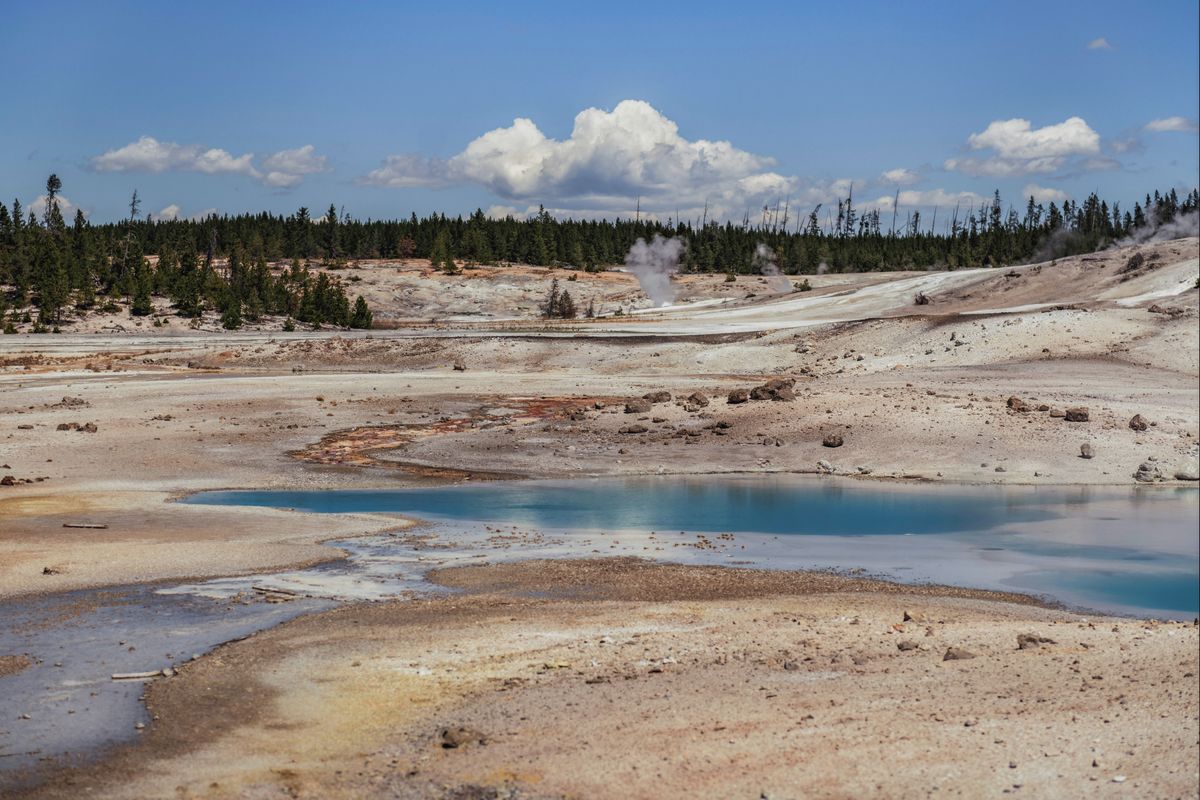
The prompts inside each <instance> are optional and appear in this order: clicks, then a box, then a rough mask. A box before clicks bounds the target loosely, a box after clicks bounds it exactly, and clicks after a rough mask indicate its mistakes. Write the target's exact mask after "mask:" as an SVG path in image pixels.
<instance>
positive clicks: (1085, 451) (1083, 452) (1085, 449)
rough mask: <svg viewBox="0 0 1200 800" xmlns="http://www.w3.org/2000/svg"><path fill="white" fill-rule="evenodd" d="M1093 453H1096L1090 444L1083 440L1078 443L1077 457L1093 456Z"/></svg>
mask: <svg viewBox="0 0 1200 800" xmlns="http://www.w3.org/2000/svg"><path fill="white" fill-rule="evenodd" d="M1095 455H1096V453H1095V451H1093V450H1092V446H1091V445H1090V444H1088V443H1087V442H1084V443H1083V444H1081V445H1079V457H1080V458H1093V457H1094V456H1095Z"/></svg>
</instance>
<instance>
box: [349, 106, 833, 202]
mask: <svg viewBox="0 0 1200 800" xmlns="http://www.w3.org/2000/svg"><path fill="white" fill-rule="evenodd" d="M773 167H774V161H773V160H772V159H770V158H767V157H764V156H759V155H755V154H753V153H750V152H747V151H745V150H741V149H739V148H737V147H735V146H734V145H733V144H731V143H730V142H726V141H710V140H706V139H694V140H692V139H687V138H685V137H683V136H682V135H680V133H679V127H678V126H677V125H676V124H675V123H674V122H673V121H672V120H670V119H668V118H667V117H666V116H664V115H663V114H662V113H660V112H659V111H658V110H656V109H655V108H654V107H653V106H651V105H650V104H649V103H646V102H644V101H641V100H624V101H622V102H621V103H619V104H617V106H616V107H615V108H614V109H613V110H612V111H605V110H603V109H599V108H588V109H585V110H584V111H581V112H579V114H577V115H576V116H575V125H574V128H573V130H572V131H571V135H570V136H569V137H568V138H566V139H562V140H559V139H553V138H550V137H548V136H546V135H545V134H544V133H542V131H541V130H540V129H539V128H538V126H537V125H536V124H535V123H534V122H533V121H532V120H529V119H523V118H522V119H516V120H514V121H513V123H512V125H509V126H508V127H504V128H497V129H495V130H492V131H489V132H487V133H485V134H483V135H482V136H479V137H478V138H476V139H475V140H474V141H472V142H470V143H469V144H468V145H467V146H466V147H465V148H464V149H463V150H462V152H460V153H459V154H458V155H456V156H454V157H453V158H450V159H448V160H439V159H433V158H425V157H422V156H417V155H395V156H389V157H388V158H387V159H386V160H385V161H384V162H383V164H382V165H381V166H380V167H379V168H378V169H376V170H373V171H371V172H370V173H368V174H366V175H364V176H363V177H362V178H360V179H359V181H360V183H364V184H368V185H375V186H390V187H410V186H424V187H429V186H446V185H451V184H461V183H473V184H477V185H480V186H483V187H484V188H486V189H488V190H489V191H491V192H492V193H494V194H495V195H497V196H498V197H501V198H504V199H505V200H510V201H526V202H545V203H546V204H547V205H548V206H555V207H557V208H560V209H563V210H567V211H570V210H580V211H582V210H589V211H600V212H605V211H607V212H609V213H621V212H628V211H632V210H633V209H634V208H635V206H636V201H637V199H638V198H641V205H642V208H643V209H645V210H647V211H650V212H653V211H654V210H658V211H660V212H663V213H673V212H674V211H675V209H676V208H679V209H680V213H683V212H685V211H686V212H689V213H690V212H692V211H698V210H700V209H702V208H703V207H704V205H705V203H706V202H707V203H708V205H709V208H710V212H711V213H710V216H712V214H713V213H716V214H722V213H724V212H726V211H727V212H730V213H736V214H738V215H741V214H742V213H743V210H742V209H743V207H745V208H751V209H753V208H754V207H756V206H760V205H761V204H762V203H765V202H771V203H773V202H774V201H775V200H776V199H783V198H785V197H787V196H788V195H792V196H794V197H795V196H799V195H802V194H805V193H809V192H810V190H812V189H813V188H814V186H810V185H805V184H803V183H802V182H800V181H799V180H798V179H796V178H794V177H788V176H784V175H781V174H779V173H778V172H776V171H774V169H773Z"/></svg>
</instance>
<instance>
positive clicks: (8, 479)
mask: <svg viewBox="0 0 1200 800" xmlns="http://www.w3.org/2000/svg"><path fill="white" fill-rule="evenodd" d="M16 485H17V479H16V478H14V477H13V476H12V475H5V476H4V477H3V478H0V486H16Z"/></svg>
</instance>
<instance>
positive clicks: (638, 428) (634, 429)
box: [618, 422, 650, 433]
mask: <svg viewBox="0 0 1200 800" xmlns="http://www.w3.org/2000/svg"><path fill="white" fill-rule="evenodd" d="M648 430H650V429H649V428H647V427H646V426H645V425H642V424H641V423H640V422H639V423H637V424H635V425H626V426H625V427H623V428H621V429H620V430H619V431H618V433H646V432H647V431H648Z"/></svg>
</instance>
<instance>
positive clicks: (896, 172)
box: [879, 167, 921, 186]
mask: <svg viewBox="0 0 1200 800" xmlns="http://www.w3.org/2000/svg"><path fill="white" fill-rule="evenodd" d="M919 180H921V176H920V175H918V174H917V173H916V172H914V171H913V170H911V169H905V168H904V167H898V168H896V169H889V170H888V171H886V172H883V173H881V174H880V175H879V182H880V183H890V184H892V185H894V186H908V185H910V184H914V183H916V182H917V181H919Z"/></svg>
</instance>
